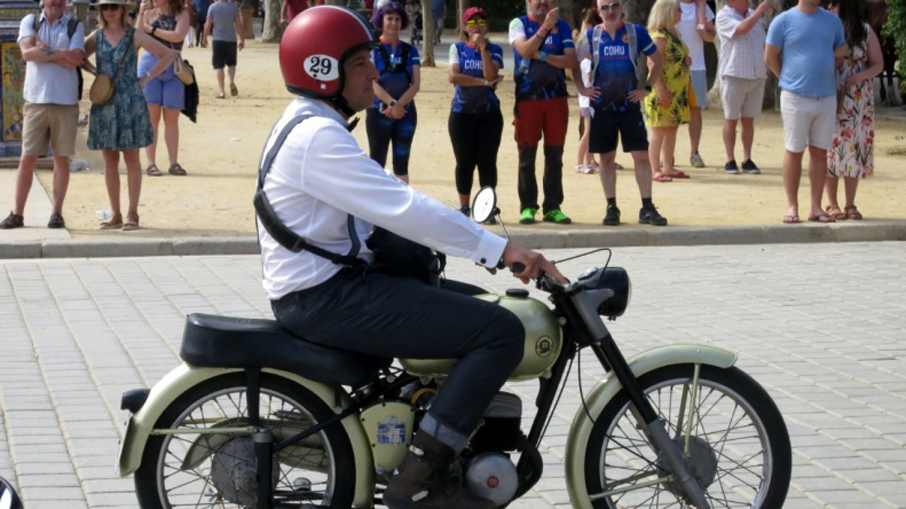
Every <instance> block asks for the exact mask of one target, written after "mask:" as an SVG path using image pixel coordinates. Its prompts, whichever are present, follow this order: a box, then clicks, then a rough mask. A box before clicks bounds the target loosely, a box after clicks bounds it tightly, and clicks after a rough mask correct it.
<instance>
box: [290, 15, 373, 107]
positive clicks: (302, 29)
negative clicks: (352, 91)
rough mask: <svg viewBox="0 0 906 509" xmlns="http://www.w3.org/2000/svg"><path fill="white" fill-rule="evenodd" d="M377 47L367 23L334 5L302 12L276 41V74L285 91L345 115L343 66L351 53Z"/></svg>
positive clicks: (346, 105) (359, 16) (358, 16)
mask: <svg viewBox="0 0 906 509" xmlns="http://www.w3.org/2000/svg"><path fill="white" fill-rule="evenodd" d="M379 43H380V41H379V39H378V38H377V36H375V34H374V30H373V29H372V27H371V25H370V24H368V21H367V20H365V18H363V17H362V16H361V15H359V14H358V13H356V12H355V11H352V10H349V9H346V8H344V7H338V6H334V5H321V6H317V7H311V8H309V9H306V10H305V11H303V12H302V13H301V14H299V15H298V16H296V17H295V18H293V20H292V22H291V23H290V24H289V26H287V27H286V30H285V31H284V32H283V38H282V39H281V40H280V70H281V71H282V72H283V81H284V83H286V89H287V90H289V91H290V92H292V93H293V94H296V95H301V96H305V97H311V98H314V99H324V100H327V101H330V102H331V103H332V104H334V106H336V107H337V108H339V109H340V110H341V111H343V112H344V113H346V114H347V115H352V114H354V113H355V112H354V111H353V110H352V109H351V108H349V105H348V104H347V103H346V99H345V98H343V85H344V82H345V76H344V73H343V63H344V62H345V60H346V58H348V57H349V56H350V55H352V54H353V53H355V52H357V51H360V50H362V49H373V48H375V47H377V45H378V44H379Z"/></svg>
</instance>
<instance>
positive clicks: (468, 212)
mask: <svg viewBox="0 0 906 509" xmlns="http://www.w3.org/2000/svg"><path fill="white" fill-rule="evenodd" d="M459 211H460V212H462V215H464V216H466V217H469V216H471V215H472V209H470V208H469V206H468V205H463V206H462V207H459Z"/></svg>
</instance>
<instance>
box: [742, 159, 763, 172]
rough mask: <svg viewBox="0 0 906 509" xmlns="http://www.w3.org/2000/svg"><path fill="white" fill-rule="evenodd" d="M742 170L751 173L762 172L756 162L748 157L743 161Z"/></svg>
mask: <svg viewBox="0 0 906 509" xmlns="http://www.w3.org/2000/svg"><path fill="white" fill-rule="evenodd" d="M742 171H744V172H746V173H748V174H750V175H759V174H761V170H759V169H758V166H755V162H754V161H752V160H751V159H746V160H745V162H743V163H742Z"/></svg>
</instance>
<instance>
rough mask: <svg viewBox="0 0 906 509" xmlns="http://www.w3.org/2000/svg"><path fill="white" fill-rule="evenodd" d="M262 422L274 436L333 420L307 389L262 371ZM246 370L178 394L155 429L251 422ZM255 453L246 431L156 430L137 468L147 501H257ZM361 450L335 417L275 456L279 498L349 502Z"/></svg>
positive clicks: (149, 506)
mask: <svg viewBox="0 0 906 509" xmlns="http://www.w3.org/2000/svg"><path fill="white" fill-rule="evenodd" d="M260 393H261V395H260V398H259V399H260V402H259V405H258V406H259V415H260V419H261V425H262V426H264V427H266V428H268V429H269V430H270V431H271V433H272V434H273V435H274V439H275V442H277V441H279V440H281V439H285V438H288V437H290V436H292V435H295V434H297V433H298V432H300V431H302V430H304V429H306V428H308V427H310V426H312V425H313V424H315V423H318V422H321V421H324V420H327V419H329V418H331V417H332V416H333V415H334V414H333V412H332V411H331V410H330V409H329V408H328V407H327V405H325V404H324V402H323V401H321V399H320V398H318V397H317V396H316V395H314V394H313V393H312V392H311V391H309V390H308V389H306V388H304V387H302V386H300V385H298V384H295V383H293V382H290V381H288V380H286V379H284V378H280V377H276V376H270V375H262V377H261V390H260ZM247 417H248V406H247V403H246V384H245V375H244V373H231V374H228V375H223V376H219V377H216V378H212V379H210V380H207V381H205V382H203V383H201V384H198V385H197V386H195V387H193V388H192V389H190V390H189V391H187V392H186V393H185V394H183V395H182V396H180V397H179V398H178V399H177V400H176V401H174V402H173V403H172V404H171V405H170V406H169V407H168V408H167V409H166V410H165V411H164V413H163V414H162V415H161V417H160V419H158V422H157V423H156V424H155V429H174V430H192V429H211V428H216V427H222V428H226V427H231V428H241V427H244V426H248V418H247ZM255 464H256V462H255V456H254V444H253V443H252V438H251V436H250V435H248V434H246V433H229V432H225V433H215V434H198V433H190V434H173V435H151V436H150V437H149V438H148V443H147V444H146V445H145V449H144V451H143V453H142V464H141V467H140V468H139V469H138V470H137V471H136V472H135V489H136V494H137V496H138V500H139V505H140V507H141V508H142V509H171V508H176V507H179V508H185V507H224V508H246V507H256V505H255V501H256V500H257V497H256V494H255V488H256V486H257V482H256V481H255ZM355 481H356V479H355V457H354V456H353V452H352V446H351V445H350V442H349V438H348V436H347V435H346V432H345V430H344V429H343V426H342V425H341V424H339V423H337V424H334V425H331V426H329V427H327V428H325V429H324V430H322V431H321V432H319V433H316V434H314V435H312V436H309V437H307V438H306V439H304V440H303V441H301V442H299V443H298V444H297V445H294V446H291V447H288V448H286V449H284V450H283V451H281V452H279V453H277V454H276V455H275V456H274V485H273V488H274V489H273V493H274V500H275V501H279V502H283V503H287V504H298V505H299V506H302V505H303V504H310V505H316V506H317V505H332V506H337V507H344V506H345V507H350V506H351V505H352V502H353V496H354V492H355Z"/></svg>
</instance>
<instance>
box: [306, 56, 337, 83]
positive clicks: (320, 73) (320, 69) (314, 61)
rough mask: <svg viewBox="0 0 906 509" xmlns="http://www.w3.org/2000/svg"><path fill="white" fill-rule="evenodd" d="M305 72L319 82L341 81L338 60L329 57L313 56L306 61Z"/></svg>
mask: <svg viewBox="0 0 906 509" xmlns="http://www.w3.org/2000/svg"><path fill="white" fill-rule="evenodd" d="M303 67H304V68H305V72H306V73H307V74H308V75H309V76H311V77H312V78H314V79H316V80H318V81H332V80H335V79H339V77H340V68H339V63H338V62H337V59H335V58H333V57H331V56H329V55H312V56H310V57H308V58H306V59H305V64H304V65H303Z"/></svg>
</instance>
